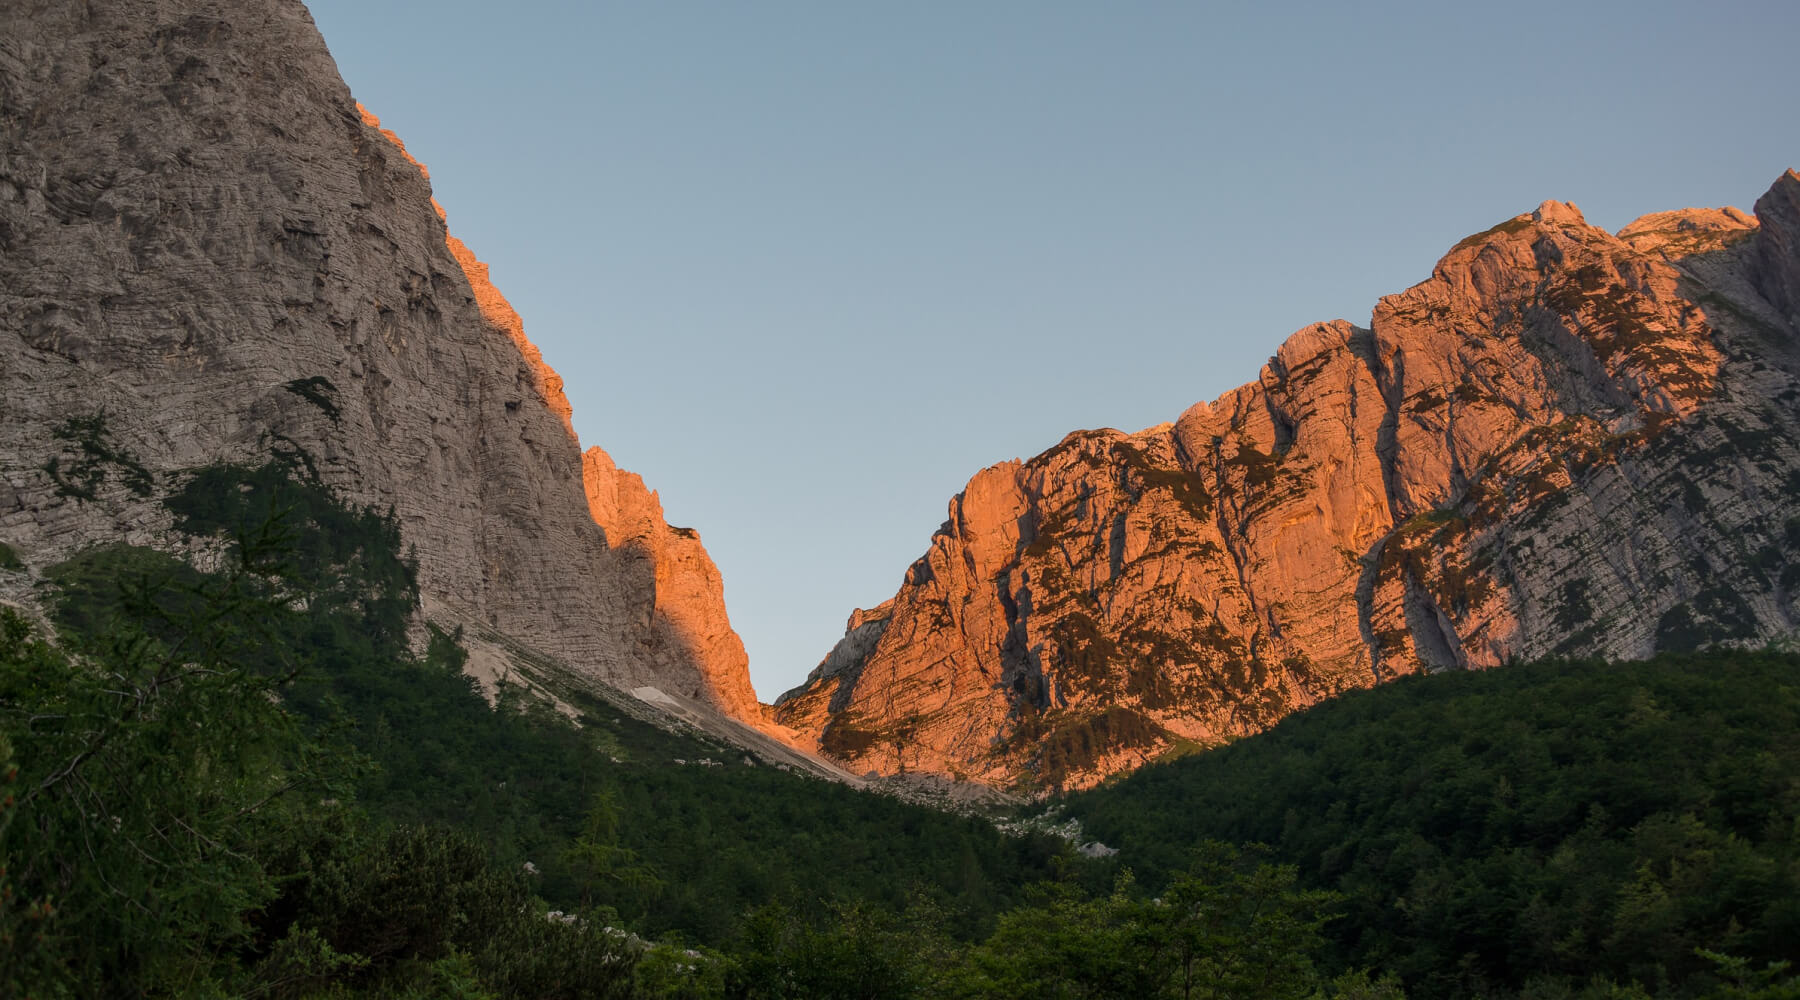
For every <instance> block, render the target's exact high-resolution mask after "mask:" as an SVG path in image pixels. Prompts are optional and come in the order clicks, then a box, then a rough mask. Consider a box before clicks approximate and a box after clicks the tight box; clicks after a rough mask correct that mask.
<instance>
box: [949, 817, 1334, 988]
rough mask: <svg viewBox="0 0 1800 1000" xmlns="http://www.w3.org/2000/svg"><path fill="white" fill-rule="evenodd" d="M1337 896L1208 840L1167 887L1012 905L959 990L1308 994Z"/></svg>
mask: <svg viewBox="0 0 1800 1000" xmlns="http://www.w3.org/2000/svg"><path fill="white" fill-rule="evenodd" d="M1335 902H1336V897H1335V896H1334V895H1333V894H1331V893H1327V892H1319V891H1314V890H1304V889H1301V888H1299V887H1298V886H1297V875H1296V873H1295V870H1294V869H1293V868H1292V867H1289V866H1278V865H1272V864H1269V863H1267V862H1266V861H1261V860H1259V859H1257V858H1256V857H1254V856H1247V855H1244V854H1241V853H1239V852H1238V851H1236V850H1234V849H1232V848H1230V847H1228V846H1226V845H1223V844H1216V843H1207V844H1202V845H1200V846H1199V847H1198V848H1196V850H1195V852H1194V853H1193V855H1192V856H1191V861H1190V865H1189V866H1188V867H1187V868H1186V869H1184V870H1183V871H1181V872H1179V873H1177V874H1176V875H1175V876H1173V877H1172V878H1171V879H1170V880H1169V882H1168V884H1167V885H1166V886H1165V887H1164V888H1163V889H1162V891H1161V893H1160V894H1159V895H1157V896H1156V897H1154V898H1146V896H1145V895H1144V894H1143V893H1141V892H1139V891H1138V889H1137V886H1136V884H1135V882H1134V881H1133V880H1132V879H1131V877H1130V875H1129V874H1127V875H1125V876H1123V877H1122V878H1121V879H1120V880H1119V882H1118V884H1117V885H1115V886H1114V889H1113V892H1112V893H1111V894H1110V895H1108V896H1101V897H1088V896H1085V895H1083V894H1082V893H1079V892H1077V891H1074V890H1072V889H1070V888H1069V887H1068V886H1065V885H1049V886H1045V887H1043V888H1042V889H1041V890H1040V893H1039V895H1038V896H1037V898H1036V899H1035V900H1034V902H1033V905H1030V906H1027V907H1022V908H1019V909H1016V910H1014V911H1012V912H1010V913H1008V914H1007V915H1006V916H1005V917H1003V918H1002V919H1001V921H1000V925H999V928H998V929H997V930H996V931H995V932H994V934H993V936H992V937H990V938H989V939H988V940H987V941H986V942H984V943H983V944H982V945H980V946H979V947H977V948H975V949H974V950H973V952H972V954H971V956H970V961H969V963H968V967H967V969H966V970H965V971H964V977H965V978H964V979H963V980H962V982H961V983H960V985H959V987H958V990H957V992H958V993H959V994H960V995H964V996H1008V997H1026V996H1029V997H1092V998H1105V997H1117V998H1120V1000H1125V998H1133V1000H1135V998H1157V997H1172V998H1182V1000H1192V998H1214V1000H1224V998H1238V1000H1305V998H1311V997H1315V996H1318V995H1319V994H1320V992H1321V991H1322V990H1324V989H1325V988H1326V985H1327V984H1326V981H1325V980H1324V979H1323V977H1322V976H1321V974H1320V973H1319V971H1318V970H1317V969H1316V967H1315V965H1314V962H1313V958H1312V956H1313V955H1314V954H1315V953H1316V952H1317V951H1318V950H1319V948H1320V946H1321V945H1322V944H1323V941H1324V939H1323V937H1322V936H1321V934H1320V928H1321V927H1322V926H1323V925H1324V924H1325V922H1326V920H1327V918H1328V916H1329V911H1330V908H1331V907H1332V906H1333V905H1334V904H1335Z"/></svg>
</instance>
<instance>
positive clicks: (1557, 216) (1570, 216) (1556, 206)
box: [1531, 201, 1587, 226]
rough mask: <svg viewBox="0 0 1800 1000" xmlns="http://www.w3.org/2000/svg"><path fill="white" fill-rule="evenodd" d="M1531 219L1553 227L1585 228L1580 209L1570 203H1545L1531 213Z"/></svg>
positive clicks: (1584, 220)
mask: <svg viewBox="0 0 1800 1000" xmlns="http://www.w3.org/2000/svg"><path fill="white" fill-rule="evenodd" d="M1531 217H1532V219H1534V220H1535V221H1538V222H1547V223H1551V224H1553V225H1564V226H1585V225H1587V219H1585V218H1583V217H1582V214H1581V209H1579V208H1576V207H1575V203H1574V202H1572V201H1546V202H1544V203H1543V204H1541V205H1539V206H1538V207H1537V208H1536V209H1534V210H1533V211H1532V213H1531Z"/></svg>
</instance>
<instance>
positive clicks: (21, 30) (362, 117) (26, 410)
mask: <svg viewBox="0 0 1800 1000" xmlns="http://www.w3.org/2000/svg"><path fill="white" fill-rule="evenodd" d="M271 449H274V450H278V451H285V452H288V453H290V454H297V455H300V456H303V457H304V460H305V461H306V462H307V463H308V465H309V466H310V467H311V468H312V469H313V470H314V471H315V472H316V475H317V476H318V477H319V478H320V479H321V480H322V481H323V482H325V483H326V484H328V485H330V486H332V487H335V488H337V489H339V490H340V491H341V492H342V493H343V494H344V495H345V496H346V497H348V498H349V499H350V500H352V501H354V502H356V503H359V504H370V505H375V506H376V507H378V508H381V509H387V508H391V509H392V510H393V512H394V514H395V515H396V517H397V518H398V521H399V524H400V526H401V530H402V534H403V538H404V541H405V543H406V544H407V545H408V546H409V547H410V548H411V551H412V552H413V553H414V554H415V556H416V558H417V560H418V564H419V583H420V587H421V591H422V595H423V605H424V614H425V617H426V618H427V619H429V620H432V621H434V622H437V623H440V624H442V625H444V626H445V627H450V626H456V625H460V626H463V627H464V640H465V642H466V644H467V645H468V646H469V648H470V653H471V657H472V660H471V669H472V670H473V672H475V673H477V674H478V675H480V676H483V677H484V678H486V679H487V680H488V681H490V682H491V681H492V679H493V678H494V677H495V676H496V675H498V674H500V673H502V672H510V673H512V674H513V675H514V676H521V675H532V674H533V673H534V672H535V673H536V674H537V675H538V676H539V679H543V677H545V676H548V675H550V674H556V675H558V676H562V677H573V678H575V679H576V680H578V681H580V682H584V683H585V682H594V681H598V682H603V683H606V684H609V685H613V686H617V687H621V688H624V689H627V690H632V689H643V690H641V691H640V693H641V694H642V695H643V696H645V697H646V698H648V699H649V700H651V701H655V702H656V703H657V704H658V705H659V706H661V707H664V708H668V709H671V710H675V711H678V712H679V713H681V714H683V715H685V716H687V717H689V718H690V719H691V720H694V721H698V722H700V723H702V724H704V725H707V726H711V727H714V728H719V729H721V730H723V731H727V732H730V733H732V734H734V738H737V739H740V740H743V741H749V742H753V743H758V745H764V744H763V742H762V741H763V737H761V736H759V735H757V734H755V733H751V732H750V731H748V730H746V729H743V728H742V727H740V726H738V725H737V724H736V723H745V724H748V725H749V726H754V727H762V728H767V723H766V721H765V719H764V712H763V709H762V708H761V706H759V705H758V703H757V701H756V697H755V695H754V693H753V692H752V690H751V687H750V682H749V676H748V673H747V669H746V660H745V656H744V650H743V645H742V643H741V642H739V640H738V637H737V635H736V634H735V633H734V632H733V631H732V628H731V625H730V622H729V620H728V618H727V616H726V612H725V607H724V603H723V598H722V594H721V583H720V578H719V573H718V570H717V569H716V568H715V567H714V565H713V563H712V561H711V560H710V559H709V558H708V557H707V554H706V550H705V549H704V547H703V546H702V545H701V542H700V539H699V536H698V535H697V534H696V533H695V532H694V531H692V530H689V529H686V528H676V527H671V526H669V525H668V524H666V523H665V522H664V520H663V516H662V510H661V506H660V504H659V502H658V499H657V495H656V494H655V493H654V492H651V491H650V490H648V489H647V488H646V487H645V485H644V483H643V481H642V480H641V479H639V478H638V477H637V476H635V475H632V474H630V473H627V472H623V471H621V470H619V469H617V468H616V467H615V466H614V464H613V462H612V460H611V459H610V458H609V457H608V456H607V455H606V453H605V452H603V451H601V450H600V449H598V448H590V449H588V450H587V451H586V452H585V454H584V453H583V451H582V449H581V446H580V444H579V442H578V441H577V439H576V434H575V431H574V429H573V427H572V425H571V423H570V409H569V404H568V401H567V400H566V399H565V398H564V396H563V392H562V380H561V379H560V378H559V377H558V376H557V375H556V373H555V372H553V371H552V370H551V369H550V368H549V367H548V366H547V365H546V364H545V363H544V361H543V359H542V357H541V356H540V354H539V352H538V350H537V349H536V348H535V347H533V346H532V345H531V343H530V342H529V341H528V340H527V339H526V337H525V334H524V330H523V326H522V324H521V322H520V320H519V317H518V316H517V315H516V314H515V313H514V312H513V310H512V308H511V307H510V306H509V305H508V304H507V301H506V299H505V297H504V296H502V295H501V293H500V292H499V291H498V290H497V289H495V288H494V287H493V285H492V284H490V283H489V281H488V277H487V268H486V267H485V266H484V265H483V264H481V263H480V262H479V261H478V260H477V259H476V258H475V256H474V255H473V253H471V252H470V251H469V249H468V248H467V247H465V246H464V245H463V244H462V243H461V242H460V241H459V240H457V239H456V238H455V237H454V236H451V235H450V234H449V233H448V231H447V230H446V228H445V224H444V216H443V212H442V210H441V209H440V208H438V207H437V206H436V204H435V202H434V201H433V199H432V197H431V188H430V184H429V180H428V175H427V173H426V171H425V168H424V167H423V166H422V165H420V164H419V163H417V162H416V161H415V160H413V159H412V157H411V156H409V155H408V154H407V153H406V149H405V147H404V145H403V144H401V142H400V141H399V139H398V138H397V137H395V136H394V135H393V134H392V133H391V132H386V131H384V130H382V129H381V128H380V123H379V122H378V120H377V119H376V118H375V117H374V116H373V115H372V114H369V113H368V112H367V111H365V110H364V109H363V108H362V107H361V106H360V105H358V104H357V103H356V102H355V101H354V100H353V99H352V98H351V95H350V93H349V91H348V89H347V88H346V87H345V85H344V83H343V81H342V80H341V79H340V78H339V76H338V73H337V68H336V65H335V64H334V63H333V61H332V59H331V56H330V54H329V52H327V50H326V47H325V44H324V41H323V40H322V39H321V38H320V36H319V33H318V30H317V29H316V28H315V27H314V25H313V22H312V19H311V17H310V15H308V13H307V11H306V9H305V7H303V6H302V5H301V4H300V3H299V2H298V0H230V2H226V0H182V2H175V0H151V2H134V3H90V4H66V3H61V2H51V0H24V2H19V3H8V4H7V5H5V8H4V10H3V11H0V539H3V540H4V541H5V543H6V544H7V545H8V546H9V547H10V548H11V549H12V550H13V551H14V552H15V553H16V554H17V555H18V556H19V557H21V558H23V559H24V561H25V562H26V563H28V564H30V565H32V566H34V567H41V566H45V565H48V564H50V563H53V562H55V561H57V560H59V559H62V558H65V557H66V556H68V555H69V554H70V553H72V552H74V551H76V550H78V549H80V548H82V547H83V546H87V545H90V544H94V543H96V542H99V541H103V540H107V539H124V540H129V541H133V542H146V541H149V540H152V539H155V538H157V537H160V536H162V535H164V534H166V529H167V528H168V517H167V514H166V512H164V511H163V510H162V508H161V507H159V506H158V505H157V504H156V503H155V502H153V501H154V497H153V496H152V494H154V493H155V492H157V491H158V489H159V488H160V487H161V486H163V485H167V484H169V483H171V482H173V481H175V480H176V479H178V478H179V476H180V474H181V471H182V470H184V469H190V468H194V467H197V466H200V465H203V464H207V463H214V462H219V461H244V462H256V461H260V460H261V459H262V458H264V457H266V456H267V454H268V453H269V451H270V450H271ZM115 459H117V460H118V461H116V462H115V461H114V460H115ZM107 462H113V464H115V465H118V464H119V463H120V462H123V463H124V464H123V465H121V466H120V467H122V468H133V467H135V468H136V469H138V470H139V471H140V472H141V477H140V478H137V479H132V478H131V477H129V476H126V477H122V478H121V477H116V476H115V477H112V478H111V479H107V480H104V481H103V480H101V479H99V478H94V479H93V480H92V481H89V480H88V479H84V478H82V477H84V476H96V477H97V476H98V475H99V470H100V469H101V466H103V465H105V464H106V463H107ZM0 596H6V597H8V598H9V599H13V600H24V599H26V598H27V597H28V595H27V594H25V593H24V592H22V591H18V590H17V587H15V588H14V592H12V593H8V594H6V595H0ZM652 689H653V690H652ZM727 720H735V722H732V721H727ZM772 746H773V745H772V744H768V745H766V746H765V749H768V748H770V747H772ZM771 752H776V751H773V750H772V751H771Z"/></svg>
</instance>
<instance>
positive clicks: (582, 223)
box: [310, 0, 1800, 701]
mask: <svg viewBox="0 0 1800 1000" xmlns="http://www.w3.org/2000/svg"><path fill="white" fill-rule="evenodd" d="M310 7H311V8H312V11H313V13H314V16H315V18H316V20H317V22H318V24H319V27H320V30H321V31H322V32H323V34H324V36H325V40H326V42H327V43H328V44H329V45H330V46H331V50H332V53H333V54H334V55H335V56H336V57H337V61H338V65H339V67H340V69H341V70H342V72H343V75H344V78H345V79H346V80H347V81H348V82H349V84H350V88H351V90H352V91H353V92H354V93H355V95H356V96H357V98H358V99H359V100H361V101H362V102H363V103H365V104H367V105H368V106H369V108H370V109H371V110H372V111H374V112H375V113H376V114H378V115H380V116H381V117H382V120H383V123H384V124H385V125H387V126H388V127H390V128H392V129H394V130H395V131H396V132H398V133H399V134H400V136H401V137H402V138H403V139H405V140H406V143H407V146H408V148H409V149H410V150H411V151H412V152H413V154H414V155H415V156H417V157H418V158H419V159H420V160H421V161H423V162H424V163H425V164H427V165H428V166H429V167H430V169H431V176H432V183H433V186H434V188H435V190H436V193H437V196H438V199H439V200H440V201H441V202H443V204H444V206H445V208H446V210H447V211H448V214H449V222H450V228H451V230H452V231H453V232H455V233H456V234H457V235H458V236H460V237H462V238H463V239H464V240H465V241H466V242H467V243H468V244H469V246H470V247H471V248H472V249H473V250H474V251H475V252H476V254H478V255H479V256H480V257H481V258H482V259H483V260H485V261H487V262H488V263H489V264H490V265H491V266H492V276H493V280H494V283H495V284H496V285H498V286H499V287H500V289H501V290H502V291H503V292H505V293H506V295H507V296H508V298H510V299H511V300H512V303H513V305H514V307H515V308H517V310H518V311H519V313H520V314H521V315H522V316H523V317H524V320H525V330H526V333H527V335H528V336H530V337H531V339H532V340H533V341H534V342H535V343H536V344H537V345H538V346H539V347H540V348H541V349H542V350H543V353H544V358H545V360H547V361H548V362H549V363H550V364H551V365H552V366H553V367H554V368H556V370H557V371H558V372H560V373H561V374H562V376H563V377H564V379H565V380H566V382H567V391H568V396H569V400H570V402H571V403H572V404H573V406H574V408H575V427H576V430H577V431H578V432H579V433H580V435H581V439H582V442H583V444H584V445H585V444H598V445H601V446H602V447H604V448H606V449H607V451H609V452H610V453H611V454H612V456H613V458H614V459H615V460H616V461H617V462H618V463H619V464H620V465H621V466H622V467H624V468H628V469H631V470H633V471H636V472H639V473H642V474H643V476H644V478H645V480H646V481H647V482H648V483H649V484H650V486H651V488H653V489H656V490H658V491H659V492H660V493H661V495H662V500H663V506H664V508H665V509H666V511H667V513H668V516H669V520H670V522H671V523H673V524H677V525H683V526H691V527H694V528H697V529H699V530H700V533H701V536H702V538H703V539H704V541H705V543H706V546H707V548H708V550H709V551H710V552H711V553H712V556H713V559H714V560H715V561H716V562H717V563H718V565H719V568H720V570H721V571H722V572H723V573H724V577H725V596H726V602H727V605H728V607H729V609H730V612H731V618H732V622H733V624H734V625H735V626H736V627H737V630H738V632H739V634H741V635H742V636H743V638H744V643H745V645H746V646H747V647H748V648H749V652H750V669H751V674H752V677H753V679H754V681H755V684H756V689H757V692H758V693H759V695H761V697H762V698H763V700H765V701H772V700H774V698H775V697H776V696H777V695H779V694H780V693H781V692H782V691H783V690H785V689H787V688H788V687H790V686H792V685H794V684H796V683H798V682H799V681H800V680H801V679H802V678H803V677H804V676H805V674H806V672H807V671H808V670H810V669H811V668H812V666H813V665H814V664H815V663H817V661H818V660H819V659H820V658H821V657H822V656H824V654H825V653H826V652H827V651H828V650H829V649H830V647H831V645H832V643H833V642H835V641H836V639H837V638H838V636H839V635H840V634H841V633H842V629H843V623H844V619H845V617H846V616H847V615H848V614H849V612H850V610H851V609H852V608H854V607H858V606H862V607H869V606H873V605H875V604H878V603H880V602H881V601H883V600H885V599H887V598H888V597H890V596H892V594H893V593H894V591H895V589H896V588H897V587H898V585H899V583H900V579H901V576H902V574H903V573H904V572H905V570H906V567H907V565H908V564H910V563H911V562H912V561H913V560H914V559H915V558H917V557H918V556H919V555H921V554H922V553H923V552H924V551H925V547H926V544H927V541H928V539H929V538H930V535H931V532H932V530H933V529H934V528H936V527H937V525H938V524H939V522H941V521H942V520H943V518H944V513H945V504H946V502H947V501H948V500H949V498H950V497H951V496H952V495H953V494H955V493H956V492H957V491H958V490H960V489H961V488H962V486H963V484H964V483H965V482H967V480H968V478H969V477H970V476H971V475H973V474H974V473H975V472H976V471H977V470H979V469H981V468H982V467H984V466H986V465H990V464H992V463H994V462H998V461H1003V460H1005V459H1008V458H1014V457H1028V456H1030V455H1033V454H1035V453H1037V452H1039V451H1042V450H1043V449H1045V448H1047V447H1049V446H1051V445H1053V444H1055V443H1056V442H1057V441H1058V440H1059V439H1060V438H1061V437H1062V436H1063V435H1064V434H1065V433H1067V432H1068V431H1071V430H1075V429H1078V428H1089V427H1102V426H1111V427H1120V428H1123V429H1127V430H1136V429H1139V428H1142V427H1146V426H1150V425H1153V424H1157V423H1161V422H1163V421H1167V420H1173V419H1174V418H1175V417H1176V416H1178V415H1179V414H1180V413H1181V411H1182V410H1183V409H1185V408H1186V407H1187V406H1188V405H1189V404H1191V403H1193V402H1195V401H1197V400H1201V399H1212V398H1214V397H1216V396H1218V395H1219V394H1220V393H1222V392H1224V391H1226V390H1228V389H1230V388H1232V387H1234V386H1236V385H1239V384H1241V383H1243V382H1246V381H1249V380H1251V379H1253V378H1255V376H1256V373H1257V369H1258V368H1259V366H1260V365H1261V364H1262V363H1263V361H1264V360H1265V359H1267V358H1268V356H1269V355H1271V354H1273V353H1274V350H1275V348H1276V346H1277V345H1278V344H1279V343H1280V342H1281V340H1282V339H1283V338H1285V337H1286V336H1287V334H1288V333H1290V332H1292V331H1293V330H1295V329H1297V328H1299V327H1300V326H1303V325H1305V324H1306V323H1309V322H1312V321H1315V320H1324V319H1332V318H1335V317H1343V318H1346V319H1350V320H1352V321H1354V322H1358V323H1362V324H1366V323H1367V322H1368V319H1369V313H1370V309H1371V307H1372V306H1373V305H1374V302H1375V299H1376V298H1377V297H1378V296H1380V295H1384V294H1388V293H1391V292H1398V291H1400V290H1402V289H1404V288H1406V287H1407V286H1409V285H1412V284H1415V283H1417V282H1418V281H1421V280H1423V279H1424V278H1425V277H1427V276H1428V275H1429V274H1430V271H1431V267H1432V264H1433V263H1434V262H1435V261H1436V260H1437V258H1438V257H1439V256H1440V255H1441V254H1443V253H1444V252H1445V251H1446V250H1448V249H1449V247H1450V246H1451V245H1452V244H1454V243H1455V242H1456V241H1457V240H1458V239H1460V238H1461V237H1463V236H1466V235H1468V234H1469V233H1472V232H1476V231H1479V230H1482V229H1485V228H1487V227H1489V226H1491V225H1494V224H1495V223H1498V222H1500V221H1503V220H1505V219H1506V218H1509V217H1511V216H1513V215H1516V214H1518V213H1520V212H1525V211H1529V210H1531V209H1532V208H1533V207H1535V206H1536V205H1537V204H1538V203H1539V202H1540V201H1543V200H1545V199H1549V198H1555V199H1558V200H1564V201H1573V202H1575V203H1577V204H1578V205H1579V206H1580V207H1581V208H1582V209H1583V211H1584V212H1585V213H1586V215H1587V218H1588V220H1589V221H1590V222H1593V223H1595V224H1597V225H1602V226H1605V227H1607V228H1609V229H1615V230H1616V229H1618V228H1619V227H1621V226H1623V225H1625V223H1627V222H1629V221H1630V220H1631V219H1633V218H1635V217H1636V216H1638V215H1641V214H1645V213H1648V212H1653V211H1662V210H1667V209H1674V208H1682V207H1687V206H1718V205H1726V204H1735V205H1738V206H1739V207H1742V208H1744V209H1745V210H1749V208H1750V206H1751V203H1752V202H1753V201H1755V199H1756V197H1757V196H1758V195H1760V194H1761V193H1762V192H1763V191H1764V190H1766V189H1767V188H1768V186H1769V184H1770V183H1771V182H1773V181H1774V179H1775V178H1776V177H1777V176H1778V175H1779V174H1780V173H1781V171H1782V170H1783V169H1785V168H1787V167H1789V166H1800V129H1796V128H1795V126H1794V122H1795V115H1796V107H1795V103H1794V98H1793V95H1794V87H1795V82H1796V79H1797V76H1796V72H1795V55H1794V52H1795V44H1796V42H1800V3H1794V2H1793V0H1770V2H1724V0H1715V2H1711V3H1695V2H1692V0H1684V2H1680V3H1671V2H1662V0H1638V2H1632V3H1622V2H1621V3H1587V4H1582V3H1574V2H1570V0H1563V2H1558V3H1540V2H1517V0H1514V2H1506V3H1487V4H1481V5H1470V4H1462V3H1455V2H1443V0H1438V2H1432V3H1407V4H1400V3H1384V4H1376V3H1357V4H1351V3H1317V4H1275V3H1243V4H1227V3H1202V2H1200V0H1192V2H1186V3H1093V2H1081V3H1074V2H1067V3H1063V2H1051V0H1033V2H960V0H959V2H949V0H943V2H929V0H921V2H912V3H885V4H876V3H838V2H824V0H818V2H810V3H784V2H758V3H742V2H716V3H698V2H684V0H669V2H651V0H645V2H642V3H635V4H618V3H577V2H573V0H569V2H550V0H513V2H511V3H506V4H499V3H493V2H491V0H490V2H483V3H472V2H465V0H432V2H429V3H426V2H423V0H411V2H402V0H312V2H311V3H310Z"/></svg>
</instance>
